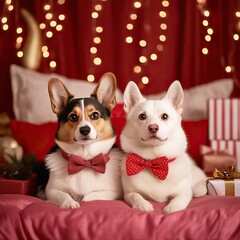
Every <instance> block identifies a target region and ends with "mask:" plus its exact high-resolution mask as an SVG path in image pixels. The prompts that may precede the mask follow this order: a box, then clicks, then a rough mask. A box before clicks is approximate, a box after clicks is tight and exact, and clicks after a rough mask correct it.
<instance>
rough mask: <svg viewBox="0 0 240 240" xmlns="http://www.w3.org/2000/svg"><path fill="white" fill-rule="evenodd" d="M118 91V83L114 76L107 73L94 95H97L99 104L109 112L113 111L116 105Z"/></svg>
mask: <svg viewBox="0 0 240 240" xmlns="http://www.w3.org/2000/svg"><path fill="white" fill-rule="evenodd" d="M116 90H117V81H116V78H115V76H114V74H112V73H105V74H103V76H102V77H101V79H100V81H99V83H98V85H97V87H96V88H95V90H94V91H93V93H92V95H95V96H96V97H97V99H98V101H99V103H101V104H102V105H103V106H104V107H106V108H107V109H108V110H109V111H112V109H113V108H114V107H115V105H116V96H115V94H116Z"/></svg>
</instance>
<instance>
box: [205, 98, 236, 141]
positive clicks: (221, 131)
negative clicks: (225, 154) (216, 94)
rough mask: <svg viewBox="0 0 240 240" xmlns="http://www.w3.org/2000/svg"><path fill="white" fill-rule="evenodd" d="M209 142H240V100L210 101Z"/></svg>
mask: <svg viewBox="0 0 240 240" xmlns="http://www.w3.org/2000/svg"><path fill="white" fill-rule="evenodd" d="M208 111H209V113H208V119H209V140H214V139H215V140H240V98H226V99H209V101H208Z"/></svg>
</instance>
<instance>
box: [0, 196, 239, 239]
mask: <svg viewBox="0 0 240 240" xmlns="http://www.w3.org/2000/svg"><path fill="white" fill-rule="evenodd" d="M152 203H153V206H154V208H155V210H154V211H153V212H151V213H147V212H142V211H138V210H133V209H131V208H130V207H129V206H128V205H127V204H126V203H125V202H124V201H120V200H118V201H92V202H81V208H78V209H60V208H58V207H57V206H56V205H54V204H52V203H49V202H47V201H43V200H41V199H38V198H35V197H31V196H26V195H14V194H12V195H11V194H2V195H0V239H5V240H7V239H9V240H14V239H44V240H45V239H58V240H59V239H71V240H74V239H98V240H99V239H113V240H118V239H127V240H133V239H138V240H139V239H144V240H152V239H164V240H166V239H171V240H173V239H201V240H202V239H224V240H226V239H231V240H234V239H240V197H220V196H210V195H207V196H204V197H200V198H196V199H193V200H192V202H191V203H190V204H189V206H188V207H187V209H185V210H183V211H179V212H176V213H172V214H163V213H162V209H163V207H164V206H165V205H166V204H165V203H156V202H152Z"/></svg>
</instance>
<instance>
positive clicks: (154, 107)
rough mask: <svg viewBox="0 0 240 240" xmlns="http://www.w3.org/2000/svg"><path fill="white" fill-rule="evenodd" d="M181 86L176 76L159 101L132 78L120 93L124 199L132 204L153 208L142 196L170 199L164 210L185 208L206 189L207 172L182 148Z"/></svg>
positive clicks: (185, 143)
mask: <svg viewBox="0 0 240 240" xmlns="http://www.w3.org/2000/svg"><path fill="white" fill-rule="evenodd" d="M182 106H183V90H182V87H181V84H180V82H179V81H175V82H173V83H172V84H171V86H170V87H169V89H168V92H167V94H166V96H165V97H164V98H163V99H161V100H146V99H145V98H144V97H143V96H142V94H141V93H140V91H139V89H138V87H137V85H136V84H135V83H134V82H129V83H128V85H127V87H126V89H125V92H124V109H125V112H126V114H127V122H126V125H125V127H124V129H123V131H122V133H121V136H120V140H121V146H122V148H123V150H124V151H125V152H126V153H127V157H126V159H125V160H124V161H123V162H122V183H123V189H124V198H125V200H126V202H127V203H129V204H130V205H131V206H132V207H133V208H135V209H139V210H144V211H153V206H152V204H151V203H150V202H149V201H147V200H154V201H158V202H163V201H169V203H168V204H167V206H166V207H165V208H164V212H165V213H170V212H175V211H179V210H182V209H185V208H186V207H187V205H188V204H189V202H190V201H191V199H192V197H197V196H202V195H204V194H206V192H207V188H206V184H205V179H206V176H205V174H204V172H203V171H202V170H201V169H200V168H198V167H197V166H196V165H195V163H194V162H193V160H192V159H191V158H190V157H189V156H188V154H187V153H186V149H187V139H186V135H185V133H184V131H183V129H182V126H181V119H182V118H181V113H182V111H183V108H182Z"/></svg>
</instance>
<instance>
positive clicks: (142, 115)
mask: <svg viewBox="0 0 240 240" xmlns="http://www.w3.org/2000/svg"><path fill="white" fill-rule="evenodd" d="M138 118H139V119H140V120H145V119H146V118H147V116H146V114H144V113H141V114H140V115H139V116H138Z"/></svg>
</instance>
